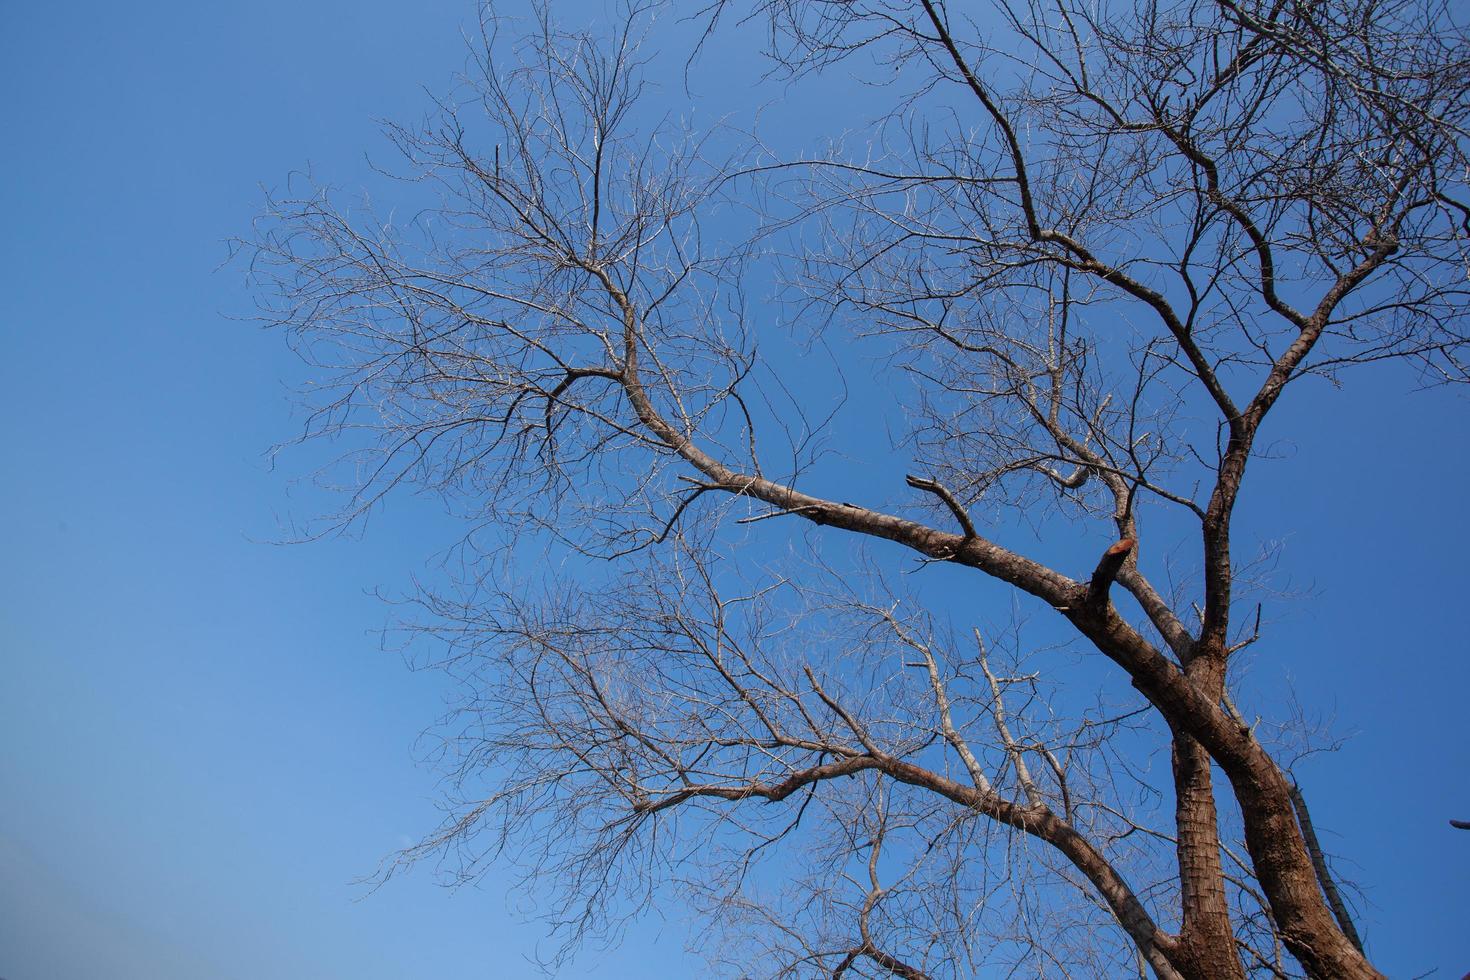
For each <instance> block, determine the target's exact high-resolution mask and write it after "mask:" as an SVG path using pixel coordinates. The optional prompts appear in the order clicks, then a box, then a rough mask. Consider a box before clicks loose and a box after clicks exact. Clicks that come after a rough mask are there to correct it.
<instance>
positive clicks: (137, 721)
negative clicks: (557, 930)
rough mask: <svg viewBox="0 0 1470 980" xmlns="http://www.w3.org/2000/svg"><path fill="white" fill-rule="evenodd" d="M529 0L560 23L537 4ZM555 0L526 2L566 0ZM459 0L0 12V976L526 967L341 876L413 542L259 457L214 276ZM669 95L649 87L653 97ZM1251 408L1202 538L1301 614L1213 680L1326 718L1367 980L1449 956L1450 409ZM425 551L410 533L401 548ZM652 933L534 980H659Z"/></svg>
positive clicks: (1464, 751) (494, 910)
mask: <svg viewBox="0 0 1470 980" xmlns="http://www.w3.org/2000/svg"><path fill="white" fill-rule="evenodd" d="M558 6H559V7H562V5H558ZM576 6H577V5H576V4H567V5H565V6H564V7H562V9H567V10H570V9H573V8H575V7H576ZM473 16H474V10H473V4H472V3H471V2H470V0H432V2H421V3H414V4H406V3H387V2H381V0H377V2H374V0H368V2H350V3H349V2H346V0H339V2H328V0H296V2H290V3H286V2H281V0H257V2H255V3H251V4H232V5H225V4H184V3H168V2H155V3H148V4H134V5H117V4H103V3H74V4H10V5H8V6H7V8H6V12H5V14H4V23H5V26H4V29H3V31H0V79H3V92H4V94H5V98H4V105H3V109H0V112H3V113H4V116H5V139H4V146H3V149H0V176H3V180H0V213H3V214H4V215H5V227H4V231H3V233H0V282H3V288H0V330H3V336H4V342H5V346H4V351H5V353H4V358H3V361H0V400H3V408H0V419H3V422H0V424H3V427H4V444H5V456H6V459H7V466H6V475H5V479H4V480H3V481H0V513H3V519H0V555H3V560H0V658H3V660H0V664H3V676H0V744H3V746H4V750H3V753H0V976H3V977H5V978H7V980H38V978H46V980H81V978H100V977H107V978H127V977H137V978H150V980H175V978H200V977H281V978H294V977H349V976H350V977H354V978H379V977H381V978H398V977H428V976H435V977H458V976H464V977H506V976H519V975H527V974H530V973H532V972H533V971H532V968H531V967H530V966H529V965H528V964H527V963H525V961H524V959H523V958H524V957H527V956H532V955H535V953H536V951H537V950H538V948H539V949H543V950H544V949H546V948H547V947H546V944H545V931H544V929H543V928H542V927H540V926H539V925H536V924H534V923H531V924H527V922H526V920H525V916H524V913H525V912H527V911H528V910H529V908H530V906H529V899H528V898H527V897H526V896H524V895H521V894H519V893H516V892H514V891H512V890H511V885H512V882H511V881H510V880H509V878H508V877H506V876H505V875H504V874H502V873H501V872H500V871H498V870H492V872H491V874H490V875H489V876H487V878H486V879H485V880H484V881H483V882H482V883H481V884H480V885H479V886H478V887H475V888H470V889H462V890H459V891H455V892H451V891H448V890H446V889H443V888H440V887H438V886H437V885H435V884H434V882H433V877H432V874H431V873H429V869H426V870H424V871H423V872H419V873H414V874H410V875H406V876H403V877H399V878H396V879H394V880H393V881H392V882H391V883H389V885H388V886H387V887H385V888H382V889H380V890H378V891H377V892H375V893H372V894H367V893H366V891H365V889H363V888H362V887H361V886H358V885H354V884H353V881H354V879H355V878H357V877H359V876H361V875H364V874H368V873H371V872H372V871H373V870H374V868H375V867H376V864H377V862H378V861H379V860H380V859H381V858H382V857H384V856H385V855H387V854H388V853H390V852H391V851H392V850H394V849H395V848H396V847H398V846H401V845H402V844H404V843H407V842H409V841H410V840H411V839H413V838H414V837H416V836H417V835H419V834H421V833H423V832H425V831H426V830H428V829H430V828H431V826H432V825H433V823H434V821H435V819H436V814H435V810H434V808H433V800H434V799H435V789H434V776H433V773H431V772H429V771H426V770H424V769H422V768H419V767H418V766H416V765H415V762H414V756H413V751H412V747H413V743H414V740H415V737H416V736H417V735H418V733H419V732H420V731H421V730H422V729H424V728H425V727H427V726H428V725H429V724H430V723H431V722H432V721H433V720H434V718H435V716H436V714H437V713H438V711H439V710H440V707H441V705H442V698H443V695H444V691H443V689H442V686H441V685H442V681H441V680H440V679H439V678H438V677H437V676H435V675H430V674H411V673H409V672H407V671H406V670H405V669H404V667H403V665H402V664H401V663H400V661H399V660H398V659H397V657H395V656H393V655H390V654H384V653H381V652H380V651H379V650H378V646H377V641H376V639H375V638H374V636H373V635H372V631H373V630H374V629H375V628H376V627H378V626H380V625H382V623H383V622H384V621H385V619H386V616H387V613H386V612H385V610H384V608H383V607H382V605H381V604H380V603H379V602H378V601H377V600H375V599H373V598H372V597H370V596H369V595H368V592H369V590H371V589H373V588H374V587H377V586H380V585H381V586H387V587H389V588H394V587H400V586H402V585H403V584H404V583H405V582H406V580H407V576H408V575H409V574H410V573H412V572H413V571H414V570H416V569H418V568H420V567H422V565H423V563H424V561H425V560H426V559H427V558H428V557H429V549H427V548H425V546H424V541H425V540H435V539H436V532H438V531H442V530H444V528H443V527H441V525H440V523H439V522H440V521H441V520H442V519H441V518H440V517H439V516H438V515H437V514H436V513H435V512H434V511H433V510H432V509H431V508H428V507H425V506H423V505H422V504H419V503H417V502H415V501H413V500H411V499H407V498H405V499H404V500H401V501H399V502H398V503H397V504H396V505H395V506H394V507H393V508H391V509H390V511H389V512H387V513H386V514H385V516H384V517H383V518H382V519H380V520H376V521H375V522H374V523H373V524H372V525H371V526H370V527H369V529H368V532H367V534H366V535H365V536H363V537H361V538H359V539H348V540H332V541H327V542H323V543H317V544H312V545H309V546H295V547H279V546H275V545H272V544H270V543H268V542H270V541H271V540H272V539H275V538H277V537H278V536H279V527H278V519H279V518H280V517H281V516H282V515H286V514H295V513H303V514H308V515H309V514H312V513H315V512H318V511H319V510H320V509H322V508H321V507H318V506H316V505H315V503H316V502H314V500H313V499H312V497H311V495H310V494H309V493H303V492H301V491H297V492H296V494H295V496H292V495H291V487H290V484H289V481H288V479H287V477H286V475H283V474H281V473H273V472H270V471H269V469H268V467H267V465H266V461H265V457H264V452H265V450H266V449H267V448H268V447H269V446H270V445H271V444H272V443H273V442H276V441H279V440H280V439H282V438H284V437H287V436H289V435H290V434H291V433H292V432H293V431H294V426H295V425H296V424H297V423H296V422H295V421H293V418H292V411H291V405H290V400H289V398H288V387H289V385H290V383H291V382H292V380H293V379H297V378H299V377H300V376H301V368H300V366H299V365H298V364H297V362H296V361H295V359H294V358H293V357H292V355H290V354H289V352H287V350H286V349H285V345H284V343H283V340H282V338H281V337H280V336H278V335H275V334H270V333H265V332H262V331H260V330H259V329H257V328H256V327H254V326H252V325H250V324H248V323H241V322H235V321H231V320H229V319H226V318H225V316H223V315H222V314H224V313H229V312H236V311H244V310H248V309H249V306H250V297H249V295H248V294H247V293H246V292H245V290H244V288H243V284H242V281H241V280H242V276H241V273H240V270H239V269H238V268H226V269H225V270H223V271H220V270H219V269H218V266H219V265H220V264H221V262H222V261H223V260H224V259H225V255H226V247H225V244H224V243H225V240H226V239H227V238H229V237H230V236H232V235H238V234H241V233H243V232H245V231H247V230H248V228H249V223H250V220H251V218H252V217H253V216H254V215H255V213H256V212H257V211H258V210H259V208H260V204H261V199H262V197H261V189H260V188H261V185H262V184H266V185H279V184H280V183H282V182H283V180H284V177H285V175H286V173H287V172H288V171H290V170H292V169H295V168H300V167H302V166H304V165H306V164H308V163H310V164H311V165H312V166H313V167H314V169H315V170H316V171H318V172H319V173H320V174H323V175H325V176H328V177H330V178H331V179H332V180H333V181H335V182H337V183H341V184H346V185H349V186H350V185H351V184H352V183H353V182H354V181H359V180H365V179H367V177H368V175H367V168H366V164H365V162H364V158H363V153H364V151H366V150H370V149H371V150H374V151H378V152H381V151H382V150H383V149H384V144H383V143H382V141H381V140H380V139H379V138H378V135H377V134H378V131H379V130H378V126H377V124H376V123H375V122H374V119H376V118H412V117H414V116H416V115H417V114H418V113H419V112H420V111H421V110H422V109H423V108H424V107H425V104H426V100H425V96H424V94H423V91H422V88H423V87H425V86H427V87H429V88H431V89H439V88H443V87H444V85H445V83H446V81H447V78H448V75H449V74H450V72H452V71H453V70H454V69H455V68H457V67H458V66H459V65H460V64H462V62H463V58H464V47H463V43H462V41H461V39H460V36H459V28H460V27H461V26H463V25H467V24H468V23H469V22H470V21H471V20H472V18H473ZM678 91H679V90H678V87H677V86H670V87H669V88H668V89H667V90H666V92H665V94H666V95H669V96H670V97H675V98H677V97H678ZM1351 382H1352V383H1351V384H1350V385H1349V387H1348V388H1347V389H1345V390H1343V391H1337V390H1334V389H1331V388H1329V387H1327V386H1321V387H1319V388H1317V389H1304V390H1303V391H1301V392H1299V393H1297V395H1296V397H1295V399H1294V400H1293V401H1290V402H1289V403H1288V404H1286V405H1285V406H1283V409H1282V410H1281V413H1280V414H1281V416H1282V420H1281V421H1280V422H1279V423H1278V424H1280V425H1281V431H1283V432H1286V431H1290V432H1291V433H1292V438H1291V441H1290V443H1287V444H1284V445H1283V455H1284V457H1285V458H1283V459H1282V460H1281V461H1279V462H1276V463H1274V464H1273V465H1271V466H1270V467H1267V468H1263V470H1262V472H1259V473H1256V474H1253V476H1252V479H1253V480H1254V481H1256V482H1255V483H1253V484H1252V486H1251V492H1252V494H1253V496H1250V498H1249V500H1250V503H1249V505H1248V509H1247V510H1246V511H1245V512H1244V513H1243V514H1242V520H1243V521H1245V522H1246V523H1247V525H1248V526H1250V527H1251V528H1252V529H1253V531H1254V532H1255V533H1259V534H1261V535H1263V536H1267V537H1270V536H1283V537H1284V538H1285V540H1286V542H1287V550H1286V559H1285V560H1286V562H1287V564H1288V567H1289V568H1290V569H1292V570H1293V572H1294V575H1295V577H1296V579H1295V580H1296V581H1297V583H1298V584H1300V585H1304V586H1310V587H1311V588H1312V589H1314V590H1315V592H1316V597H1315V598H1314V599H1312V600H1310V601H1306V602H1301V603H1297V604H1295V605H1293V606H1292V607H1291V608H1290V609H1288V610H1287V615H1286V617H1285V619H1284V620H1283V621H1282V622H1280V623H1279V624H1277V626H1276V628H1275V631H1274V632H1273V634H1272V635H1271V644H1270V650H1269V651H1268V650H1265V649H1263V650H1262V651H1261V652H1260V653H1259V654H1258V655H1257V657H1258V665H1257V667H1256V668H1255V669H1254V673H1253V677H1254V678H1255V679H1256V681H1257V682H1258V683H1260V684H1261V685H1263V686H1264V687H1267V688H1272V689H1278V690H1279V688H1280V686H1281V684H1282V683H1284V680H1285V679H1287V678H1290V679H1291V681H1292V683H1293V684H1294V685H1295V687H1296V689H1297V691H1298V693H1299V694H1300V695H1301V697H1302V700H1303V701H1304V703H1305V704H1306V705H1307V707H1308V708H1309V709H1310V710H1312V711H1315V712H1321V713H1330V714H1333V715H1335V716H1336V718H1337V719H1338V730H1339V731H1341V732H1343V733H1351V732H1356V733H1357V734H1356V735H1355V737H1354V738H1353V739H1352V740H1351V741H1350V742H1349V743H1348V745H1347V748H1346V750H1345V751H1343V752H1341V753H1339V754H1337V755H1335V756H1331V757H1324V758H1322V759H1320V760H1318V761H1315V762H1313V763H1311V764H1309V766H1307V767H1306V768H1305V769H1304V771H1303V776H1304V781H1305V782H1306V785H1307V788H1308V789H1309V790H1310V791H1311V792H1312V793H1313V798H1314V800H1315V801H1316V807H1317V813H1316V816H1317V821H1318V824H1319V826H1320V827H1321V828H1322V830H1323V831H1324V833H1325V834H1326V836H1327V841H1328V844H1329V846H1330V847H1332V848H1333V849H1334V850H1337V851H1339V852H1341V853H1344V854H1346V855H1350V856H1351V858H1352V861H1353V862H1354V864H1352V865H1349V866H1348V870H1349V871H1350V872H1351V873H1352V875H1353V876H1354V877H1356V878H1358V879H1359V880H1360V881H1361V882H1362V883H1363V884H1364V885H1365V886H1367V888H1368V897H1369V899H1370V902H1371V904H1370V905H1369V906H1368V907H1367V908H1366V909H1365V910H1364V920H1365V921H1364V929H1365V932H1366V933H1367V935H1368V937H1369V941H1370V944H1371V946H1372V948H1373V950H1374V951H1375V952H1376V954H1377V955H1378V957H1379V960H1380V962H1381V964H1382V965H1383V966H1385V967H1386V968H1388V970H1389V972H1390V973H1391V974H1392V975H1395V976H1399V975H1402V976H1410V975H1415V974H1420V973H1423V972H1424V971H1426V970H1428V969H1431V968H1434V967H1439V968H1440V973H1439V974H1438V975H1439V976H1447V977H1457V976H1459V975H1460V974H1461V973H1463V972H1464V971H1465V970H1466V969H1470V939H1467V935H1470V933H1467V931H1466V930H1465V928H1464V917H1465V914H1466V911H1467V908H1470V833H1464V832H1455V831H1452V830H1450V829H1449V827H1448V826H1447V824H1446V818H1448V817H1451V816H1456V815H1458V816H1461V817H1465V818H1470V781H1467V775H1470V765H1467V763H1470V740H1467V739H1466V738H1465V736H1464V725H1463V723H1464V717H1465V708H1464V705H1465V702H1466V696H1467V689H1470V666H1467V658H1466V656H1465V652H1466V650H1465V647H1466V643H1465V639H1464V633H1463V621H1464V620H1463V610H1464V592H1465V590H1464V583H1465V573H1464V570H1463V568H1464V556H1465V554H1466V551H1467V547H1470V540H1467V538H1470V535H1467V529H1466V518H1465V515H1464V488H1465V486H1467V485H1470V461H1467V453H1466V449H1465V440H1464V434H1465V431H1466V426H1465V419H1466V411H1467V406H1466V403H1465V401H1464V399H1463V398H1462V397H1460V396H1458V395H1456V394H1454V393H1450V392H1445V391H1428V392H1414V391H1412V388H1413V379H1412V378H1408V377H1406V376H1403V375H1402V374H1399V373H1395V372H1394V371H1391V370H1382V371H1377V372H1370V373H1367V374H1363V375H1359V376H1357V377H1355V378H1352V379H1351ZM440 540H443V539H440ZM687 927H688V924H687V923H686V922H684V921H682V920H681V919H680V918H679V917H678V916H677V914H670V915H669V916H668V918H666V919H659V918H654V919H652V920H650V921H648V922H646V923H644V924H643V925H641V926H639V927H638V928H636V929H635V930H634V931H633V932H632V933H630V935H629V937H628V939H627V942H626V943H625V944H624V945H623V946H622V947H621V948H620V949H616V950H612V951H600V950H596V949H594V950H588V951H587V952H586V953H584V955H583V956H582V957H581V958H579V959H578V960H577V961H576V963H575V965H574V966H573V967H570V968H567V969H565V970H563V971H562V974H561V975H563V976H583V975H586V976H601V977H625V976H626V977H634V976H650V975H672V976H678V975H684V974H686V973H688V974H692V973H694V972H696V961H694V960H692V959H686V958H684V957H683V954H682V953H681V948H682V945H683V942H684V939H685V936H686V933H687Z"/></svg>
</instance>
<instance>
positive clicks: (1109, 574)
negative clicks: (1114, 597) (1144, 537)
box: [1087, 538, 1137, 606]
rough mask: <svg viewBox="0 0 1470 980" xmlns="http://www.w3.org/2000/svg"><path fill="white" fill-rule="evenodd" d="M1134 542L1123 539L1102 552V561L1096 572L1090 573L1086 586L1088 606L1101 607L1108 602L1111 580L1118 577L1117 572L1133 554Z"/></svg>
mask: <svg viewBox="0 0 1470 980" xmlns="http://www.w3.org/2000/svg"><path fill="white" fill-rule="evenodd" d="M1136 543H1137V542H1135V541H1134V540H1133V539H1132V538H1123V539H1122V540H1120V541H1115V542H1114V543H1113V544H1112V545H1110V546H1109V547H1108V550H1107V551H1104V552H1103V556H1102V560H1101V561H1099V562H1098V563H1097V570H1096V571H1094V572H1093V573H1092V580H1091V581H1090V582H1089V583H1088V585H1087V602H1088V604H1089V605H1093V606H1101V605H1104V604H1106V603H1107V601H1108V590H1109V589H1111V588H1112V586H1113V579H1115V578H1117V577H1118V570H1119V569H1121V568H1122V567H1123V563H1124V562H1125V561H1127V560H1128V556H1129V555H1131V554H1133V548H1134V545H1135V544H1136Z"/></svg>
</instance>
